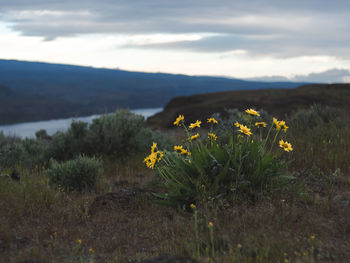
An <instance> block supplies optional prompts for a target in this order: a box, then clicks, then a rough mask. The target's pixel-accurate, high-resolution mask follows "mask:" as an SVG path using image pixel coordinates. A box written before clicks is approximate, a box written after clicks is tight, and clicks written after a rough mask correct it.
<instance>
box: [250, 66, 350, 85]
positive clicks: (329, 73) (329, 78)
mask: <svg viewBox="0 0 350 263" xmlns="http://www.w3.org/2000/svg"><path fill="white" fill-rule="evenodd" d="M247 80H256V81H295V82H314V83H350V70H347V69H337V68H333V69H330V70H326V71H323V72H318V73H310V74H307V75H295V76H293V77H290V78H286V77H283V76H263V77H254V78H247Z"/></svg>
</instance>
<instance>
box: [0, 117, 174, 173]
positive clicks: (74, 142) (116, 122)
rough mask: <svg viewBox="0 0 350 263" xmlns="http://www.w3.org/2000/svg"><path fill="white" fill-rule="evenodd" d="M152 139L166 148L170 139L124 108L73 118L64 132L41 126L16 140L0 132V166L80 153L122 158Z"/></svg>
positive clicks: (64, 158) (144, 148) (23, 163)
mask: <svg viewBox="0 0 350 263" xmlns="http://www.w3.org/2000/svg"><path fill="white" fill-rule="evenodd" d="M153 141H158V142H159V144H160V145H161V146H162V147H164V148H167V149H169V147H170V140H169V139H168V138H166V137H165V136H164V135H163V134H161V133H160V132H156V131H152V130H151V129H149V128H146V127H145V120H144V118H143V117H142V116H140V115H135V114H133V113H131V112H130V111H127V110H118V111H117V112H116V113H115V114H110V115H103V116H101V117H100V118H97V119H94V120H93V123H92V124H91V125H89V124H88V123H86V122H81V121H73V122H72V124H71V126H70V128H69V129H68V130H67V131H66V132H56V133H55V134H54V135H53V136H48V135H47V133H46V131H45V130H39V131H38V132H37V133H36V139H24V140H20V139H19V138H16V137H7V136H4V134H3V133H2V132H1V133H0V167H3V168H9V167H14V165H15V164H21V165H24V166H26V167H33V166H35V165H39V164H41V163H43V164H48V162H49V160H50V159H51V158H53V159H55V160H57V161H66V160H70V159H73V158H75V157H77V156H79V155H81V154H84V155H87V156H96V155H98V156H106V157H109V158H113V159H115V158H125V157H128V156H131V155H133V154H135V153H139V152H144V151H145V150H146V148H147V147H148V145H149V144H150V143H152V142H153Z"/></svg>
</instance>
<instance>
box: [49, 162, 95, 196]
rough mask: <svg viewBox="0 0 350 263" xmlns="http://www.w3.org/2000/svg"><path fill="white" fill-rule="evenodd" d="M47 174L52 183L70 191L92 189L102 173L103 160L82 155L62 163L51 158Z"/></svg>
mask: <svg viewBox="0 0 350 263" xmlns="http://www.w3.org/2000/svg"><path fill="white" fill-rule="evenodd" d="M47 175H48V178H49V182H50V184H53V185H57V186H59V187H63V188H64V189H66V190H68V191H72V190H77V191H82V190H84V189H91V188H92V187H94V185H95V183H96V180H97V179H98V178H99V177H100V176H101V175H102V162H101V161H100V160H99V159H96V158H94V157H92V158H89V157H86V156H82V155H81V156H78V157H77V158H76V159H73V160H69V161H66V162H62V163H58V162H57V161H55V160H51V161H50V168H49V169H48V171H47Z"/></svg>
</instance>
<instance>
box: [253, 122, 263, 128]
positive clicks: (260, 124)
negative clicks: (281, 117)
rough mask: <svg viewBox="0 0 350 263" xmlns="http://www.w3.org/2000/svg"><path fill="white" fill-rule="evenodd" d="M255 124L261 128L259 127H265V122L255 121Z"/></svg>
mask: <svg viewBox="0 0 350 263" xmlns="http://www.w3.org/2000/svg"><path fill="white" fill-rule="evenodd" d="M255 126H257V127H258V128H261V127H266V123H265V122H263V121H261V122H256V123H255Z"/></svg>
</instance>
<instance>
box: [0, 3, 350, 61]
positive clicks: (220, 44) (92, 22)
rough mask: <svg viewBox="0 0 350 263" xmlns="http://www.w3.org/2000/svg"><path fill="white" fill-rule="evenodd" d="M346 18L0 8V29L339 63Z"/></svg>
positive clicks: (272, 12) (277, 12)
mask: <svg viewBox="0 0 350 263" xmlns="http://www.w3.org/2000/svg"><path fill="white" fill-rule="evenodd" d="M349 17H350V1H348V0H335V1H319V0H308V1H305V0H295V1H280V0H279V1H278V0H250V1H243V0H240V1H231V0H218V1H213V0H191V1H190V0H177V1H171V0H134V1H129V0H120V1H113V0H99V1H95V0H31V1H28V0H1V7H0V21H5V22H9V23H11V25H12V29H13V30H15V31H18V32H20V33H21V34H22V35H28V36H41V37H43V38H45V39H46V40H53V39H55V38H57V37H65V36H75V35H80V34H119V35H120V34H121V35H145V34H150V35H152V34H168V35H169V34H173V35H181V34H182V35H186V34H188V35H191V34H192V35H193V34H197V35H201V37H200V38H198V39H190V40H181V39H180V40H178V39H176V38H175V39H174V40H173V41H168V42H164V43H148V42H145V43H138V44H135V43H134V42H131V43H129V44H125V45H124V47H129V48H150V49H171V50H177V49H179V50H189V51H195V52H205V53H208V52H217V53H225V52H232V51H237V50H244V51H245V52H246V53H245V54H250V55H257V56H275V57H296V56H320V55H324V56H335V57H338V58H341V59H350V54H349V52H348V43H350V35H349V34H348V32H350V19H349ZM184 39H188V38H184Z"/></svg>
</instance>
